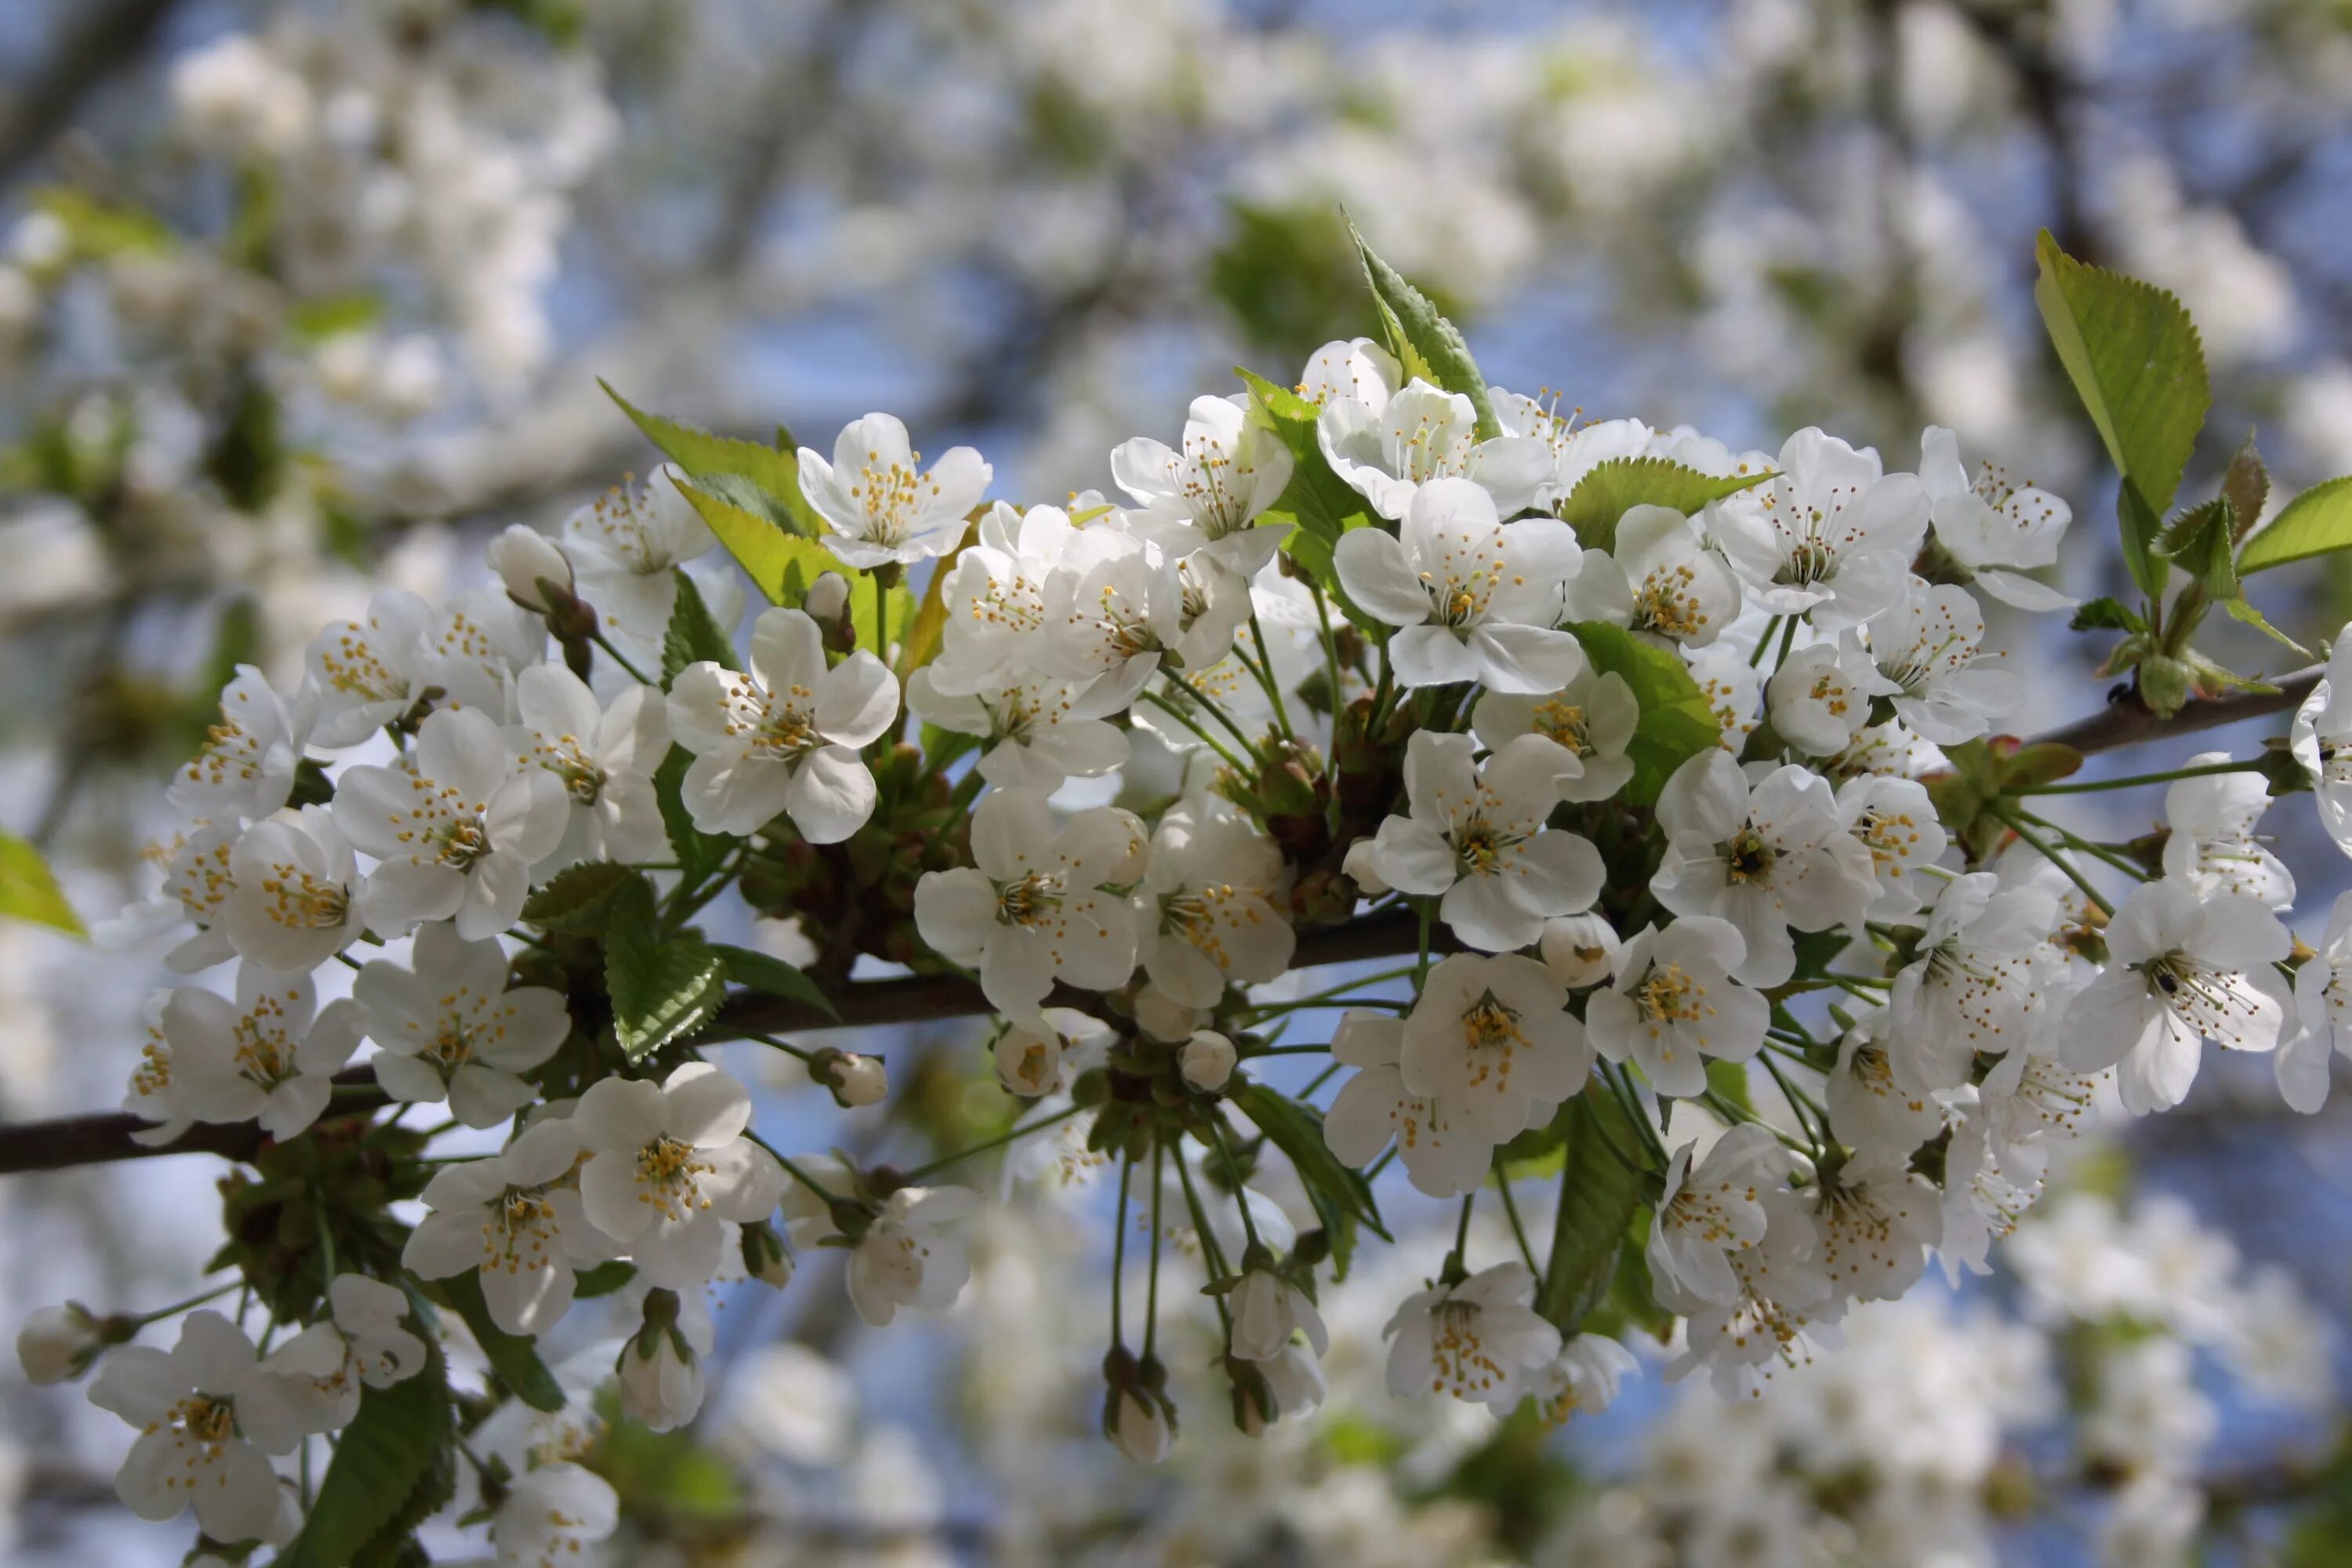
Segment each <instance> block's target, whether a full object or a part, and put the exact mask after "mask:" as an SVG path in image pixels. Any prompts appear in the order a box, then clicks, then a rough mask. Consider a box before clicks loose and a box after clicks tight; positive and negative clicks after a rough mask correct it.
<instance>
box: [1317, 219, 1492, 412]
mask: <svg viewBox="0 0 2352 1568" xmlns="http://www.w3.org/2000/svg"><path fill="white" fill-rule="evenodd" d="M1348 237H1349V238H1350V239H1353V240H1354V241H1355V242H1356V254H1357V255H1358V256H1359V257H1360V258H1362V259H1363V263H1364V278H1365V280H1366V281H1368V282H1369V283H1370V284H1371V286H1372V298H1373V300H1375V301H1376V302H1378V304H1379V306H1380V310H1381V325H1382V326H1383V327H1384V328H1385V329H1386V330H1387V332H1388V338H1389V347H1390V348H1391V350H1392V351H1394V353H1395V354H1396V356H1397V359H1398V362H1399V363H1402V365H1403V367H1404V372H1405V374H1407V375H1408V376H1415V375H1417V376H1419V377H1421V378H1422V379H1423V381H1426V382H1429V383H1431V384H1433V385H1435V386H1438V387H1442V388H1443V389H1444V390H1445V391H1447V392H1458V393H1460V394H1461V395H1463V396H1465V397H1466V398H1468V399H1469V400H1470V406H1471V407H1472V408H1473V409H1475V410H1476V411H1477V415H1478V438H1479V439H1480V440H1482V441H1490V440H1493V439H1494V438H1495V437H1497V436H1500V435H1501V434H1502V433H1503V426H1502V425H1501V423H1500V422H1499V421H1497V420H1496V417H1495V405H1494V404H1493V402H1492V401H1491V400H1490V399H1489V398H1488V397H1487V395H1486V377H1485V376H1483V375H1481V374H1478V363H1477V362H1476V361H1475V360H1474V359H1472V358H1471V357H1470V345H1469V344H1468V343H1466V342H1464V341H1463V339H1462V332H1461V330H1460V329H1459V328H1457V327H1456V326H1454V323H1453V322H1451V321H1447V320H1446V319H1445V318H1444V316H1443V315H1441V314H1439V313H1438V310H1437V307H1436V306H1435V305H1433V304H1432V303H1430V300H1429V296H1428V295H1426V294H1423V292H1422V291H1421V290H1420V289H1416V288H1414V287H1413V286H1412V284H1411V283H1409V282H1407V281H1405V279H1404V276H1403V275H1402V273H1400V272H1398V271H1397V269H1396V268H1393V267H1391V266H1390V265H1389V264H1388V263H1387V262H1385V261H1382V260H1381V258H1379V257H1378V256H1376V255H1374V254H1373V252H1372V247H1370V246H1369V245H1367V244H1365V243H1364V237H1363V236H1362V235H1361V234H1360V233H1358V232H1357V230H1356V226H1355V224H1354V223H1353V222H1352V221H1350V222H1349V225H1348Z"/></svg>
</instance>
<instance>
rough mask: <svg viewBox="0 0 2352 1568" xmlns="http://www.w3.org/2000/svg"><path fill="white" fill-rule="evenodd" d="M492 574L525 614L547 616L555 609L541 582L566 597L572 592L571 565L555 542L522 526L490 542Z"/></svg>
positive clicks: (512, 528) (512, 525)
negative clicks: (497, 575)
mask: <svg viewBox="0 0 2352 1568" xmlns="http://www.w3.org/2000/svg"><path fill="white" fill-rule="evenodd" d="M489 560H490V570H491V571H493V572H495V573H497V574H499V582H501V583H504V584H506V587H507V595H508V596H509V597H510V598H511V599H513V600H514V602H515V603H516V604H518V605H521V606H522V607H523V608H524V609H526V610H536V611H538V612H539V613H540V614H541V615H545V614H546V613H547V612H548V611H549V610H550V609H551V608H552V607H553V606H552V605H550V604H549V603H548V602H547V597H548V596H547V592H546V590H544V589H542V588H541V586H540V584H541V583H542V582H545V583H552V584H555V585H556V587H558V588H559V589H562V591H563V593H564V595H565V596H566V597H569V596H570V595H571V591H572V563H571V562H570V561H568V560H566V559H565V558H564V554H563V552H562V550H560V549H558V548H557V547H556V543H555V541H553V540H551V539H550V538H548V537H547V535H545V534H543V533H541V532H540V531H538V530H537V529H534V528H530V527H529V526H527V525H525V524H523V523H520V522H518V523H513V524H510V525H509V527H508V528H507V531H505V532H504V533H501V534H499V536H498V537H497V538H496V539H493V540H491V541H490V549H489Z"/></svg>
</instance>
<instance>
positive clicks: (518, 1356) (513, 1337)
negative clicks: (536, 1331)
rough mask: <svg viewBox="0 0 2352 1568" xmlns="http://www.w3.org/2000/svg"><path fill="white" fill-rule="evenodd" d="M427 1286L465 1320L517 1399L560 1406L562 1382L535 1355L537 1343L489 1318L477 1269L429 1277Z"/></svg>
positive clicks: (540, 1406)
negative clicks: (556, 1379) (512, 1332)
mask: <svg viewBox="0 0 2352 1568" xmlns="http://www.w3.org/2000/svg"><path fill="white" fill-rule="evenodd" d="M428 1289H429V1291H430V1292H431V1293H433V1294H436V1295H437V1296H438V1297H439V1298H440V1300H442V1301H443V1302H445V1303H446V1305H447V1306H448V1308H449V1310H451V1311H453V1312H455V1313H457V1316H459V1317H460V1318H463V1319H464V1320H465V1321H466V1327H467V1330H468V1331H471V1332H472V1334H473V1336H474V1342H475V1343H476V1344H478V1345H480V1346H481V1347H482V1354H483V1355H484V1356H485V1357H486V1358H488V1361H489V1363H490V1370H491V1371H492V1372H494V1373H497V1374H498V1377H499V1382H501V1383H503V1384H506V1385H507V1387H509V1389H511V1390H513V1391H514V1396H515V1397H516V1398H517V1399H520V1400H521V1401H522V1402H523V1403H524V1404H525V1405H530V1407H531V1408H532V1409H533V1410H548V1411H554V1410H561V1409H562V1408H563V1385H562V1384H560V1383H558V1382H556V1381H555V1374H554V1373H551V1372H550V1371H548V1370H547V1363H545V1362H542V1361H541V1360H540V1359H539V1350H538V1347H537V1346H536V1345H535V1344H533V1342H531V1339H530V1336H529V1335H527V1334H510V1333H509V1332H507V1331H505V1330H504V1329H502V1328H500V1327H499V1325H498V1323H497V1321H495V1320H493V1319H492V1318H491V1316H490V1307H489V1303H488V1302H487V1301H485V1300H483V1299H482V1279H481V1276H480V1275H479V1274H478V1273H477V1272H476V1271H475V1270H473V1269H471V1268H468V1269H467V1270H466V1271H465V1272H464V1273H463V1274H452V1275H451V1276H449V1278H447V1279H436V1280H433V1281H432V1282H431V1284H430V1286H429V1288H428Z"/></svg>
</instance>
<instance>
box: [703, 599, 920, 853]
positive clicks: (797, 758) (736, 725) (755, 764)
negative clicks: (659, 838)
mask: <svg viewBox="0 0 2352 1568" xmlns="http://www.w3.org/2000/svg"><path fill="white" fill-rule="evenodd" d="M897 718H898V681H897V680H896V679H894V678H893V677H892V676H891V674H890V671H889V670H888V669H887V668H885V667H884V666H883V663H882V661H881V660H880V659H878V658H875V657H874V655H873V654H872V653H870V652H868V651H867V650H866V649H864V648H859V649H858V650H857V651H856V652H855V653H853V654H851V655H850V656H849V657H848V658H845V659H843V660H842V661H841V662H840V663H839V664H837V665H835V666H833V667H832V668H826V665H825V658H824V633H823V632H822V631H820V630H819V629H818V627H817V624H816V623H815V622H814V621H813V620H811V619H810V618H809V617H808V616H806V615H805V614H803V613H802V612H801V611H799V610H788V609H768V610H762V611H761V612H760V618H759V620H758V621H756V622H755V623H753V625H752V627H751V670H750V671H749V672H748V673H745V672H741V671H737V670H731V669H728V668H725V667H724V666H722V665H719V664H715V663H711V662H709V660H704V661H702V662H700V663H697V664H690V665H688V666H687V667H686V668H684V669H682V670H680V671H679V672H678V675H677V680H676V681H674V682H672V683H671V686H670V690H669V729H670V733H671V735H672V736H673V737H674V738H675V739H676V740H677V743H678V744H679V745H681V746H684V747H685V748H686V749H687V750H688V752H692V753H693V754H694V764H693V766H691V767H689V768H688V769H687V772H686V782H685V787H684V790H683V795H684V798H685V801H686V808H687V812H688V815H689V816H692V817H693V819H694V826H696V828H698V830H700V831H701V832H704V833H731V834H738V835H749V834H753V833H757V832H759V831H761V829H762V828H764V827H766V826H768V824H769V823H770V822H771V821H772V820H773V819H774V818H776V817H777V816H789V817H790V818H792V823H793V826H794V827H795V828H797V829H799V831H800V834H801V837H803V838H805V839H807V840H808V841H809V842H810V843H812V844H838V843H839V842H841V841H842V840H843V839H845V838H847V837H849V836H850V835H851V834H853V833H855V832H856V831H857V830H858V829H859V828H861V827H863V826H866V819H867V818H868V817H870V816H873V815H874V803H875V800H876V798H877V792H876V789H875V784H874V774H873V773H872V772H871V771H869V770H868V769H867V767H866V762H865V759H864V758H862V757H861V756H859V754H858V752H859V750H860V748H862V747H864V746H866V744H867V743H869V742H872V741H874V740H876V739H877V737H879V736H880V735H882V734H883V733H884V732H885V731H887V730H888V729H889V728H890V726H891V724H892V722H893V721H896V720H897Z"/></svg>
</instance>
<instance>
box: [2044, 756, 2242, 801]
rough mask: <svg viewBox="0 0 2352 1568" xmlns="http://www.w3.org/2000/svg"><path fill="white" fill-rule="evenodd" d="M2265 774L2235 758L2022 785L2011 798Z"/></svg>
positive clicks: (2080, 793)
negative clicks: (2157, 770)
mask: <svg viewBox="0 0 2352 1568" xmlns="http://www.w3.org/2000/svg"><path fill="white" fill-rule="evenodd" d="M2261 771H2262V763H2260V762H2258V761H2256V760H2255V759H2253V758H2252V757H2245V758H2237V757H2233V758H2231V760H2230V761H2228V762H2226V763H2198V764H2197V765H2196V766H2194V767H2187V768H2173V769H2170V770H2169V771H2168V772H2165V773H2126V774H2125V775H2124V776H2123V777H2121V778H2113V779H2091V780H2088V781H2086V782H2084V783H2082V784H2022V785H2020V786H2019V787H2018V788H2016V789H2013V790H2011V791H2010V792H2009V793H2010V794H2011V795H2089V794H2092V793H2094V792H2095V791H2098V790H2103V789H2132V788H2135V787H2137V786H2138V785H2140V784H2170V783H2171V782H2172V781H2173V780H2175V779H2201V778H2207V777H2210V776H2211V775H2213V774H2216V773H2259V772H2261Z"/></svg>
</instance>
